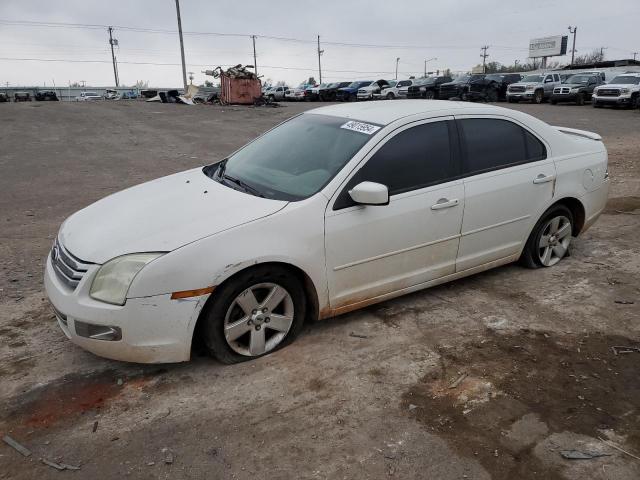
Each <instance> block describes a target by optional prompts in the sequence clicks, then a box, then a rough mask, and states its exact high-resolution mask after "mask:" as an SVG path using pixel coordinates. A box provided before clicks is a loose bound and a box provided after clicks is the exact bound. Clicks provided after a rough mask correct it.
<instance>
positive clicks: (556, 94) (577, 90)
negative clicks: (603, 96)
mask: <svg viewBox="0 0 640 480" xmlns="http://www.w3.org/2000/svg"><path fill="white" fill-rule="evenodd" d="M603 83H604V81H603V80H602V77H601V76H600V75H594V74H586V73H576V74H575V75H571V76H570V77H568V78H566V79H565V80H564V81H563V82H562V83H561V84H560V85H558V86H557V87H555V88H554V89H553V94H551V104H552V105H555V104H557V103H561V102H574V103H575V104H576V105H584V102H585V101H586V100H591V96H592V95H593V90H594V89H595V88H596V87H597V86H598V85H602V84H603Z"/></svg>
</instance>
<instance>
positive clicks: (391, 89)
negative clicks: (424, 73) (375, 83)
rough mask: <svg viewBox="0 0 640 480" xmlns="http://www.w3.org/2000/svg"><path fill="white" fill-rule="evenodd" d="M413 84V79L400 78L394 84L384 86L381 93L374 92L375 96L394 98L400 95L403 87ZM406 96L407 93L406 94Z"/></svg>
mask: <svg viewBox="0 0 640 480" xmlns="http://www.w3.org/2000/svg"><path fill="white" fill-rule="evenodd" d="M411 85H413V80H400V81H399V82H397V83H396V84H395V85H393V86H388V87H386V88H383V89H382V90H381V91H380V93H374V94H373V98H376V99H386V100H394V99H396V98H398V97H399V96H400V93H399V90H400V89H401V88H403V87H407V88H408V87H410V86H411ZM405 96H406V95H405Z"/></svg>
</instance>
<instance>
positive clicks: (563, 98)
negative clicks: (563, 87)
mask: <svg viewBox="0 0 640 480" xmlns="http://www.w3.org/2000/svg"><path fill="white" fill-rule="evenodd" d="M578 95H579V94H578V93H553V94H551V101H554V102H558V103H561V102H575V101H576V100H577V99H578Z"/></svg>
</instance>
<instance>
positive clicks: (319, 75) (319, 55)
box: [318, 35, 324, 83]
mask: <svg viewBox="0 0 640 480" xmlns="http://www.w3.org/2000/svg"><path fill="white" fill-rule="evenodd" d="M323 53H324V50H320V35H318V77H320V83H322V64H321V63H320V57H321V56H322V54H323Z"/></svg>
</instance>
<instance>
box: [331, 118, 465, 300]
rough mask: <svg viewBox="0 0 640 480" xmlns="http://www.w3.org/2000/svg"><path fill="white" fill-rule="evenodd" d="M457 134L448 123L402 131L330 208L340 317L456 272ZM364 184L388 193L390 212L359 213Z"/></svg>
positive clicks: (334, 294) (460, 199)
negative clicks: (354, 193) (356, 192)
mask: <svg viewBox="0 0 640 480" xmlns="http://www.w3.org/2000/svg"><path fill="white" fill-rule="evenodd" d="M452 128H455V125H454V124H453V119H452V118H448V120H447V117H444V118H441V119H439V120H435V121H433V120H432V121H427V122H421V123H419V124H416V123H414V124H411V125H410V126H405V127H402V128H400V129H399V130H398V131H396V132H394V134H392V136H391V138H389V139H387V140H386V141H385V143H384V144H383V145H381V146H380V147H378V148H377V149H375V150H374V151H372V153H371V154H370V155H369V157H368V158H367V159H365V160H364V161H363V163H362V164H361V165H360V166H358V168H357V169H356V170H355V171H354V172H353V173H352V175H351V177H350V178H349V179H348V180H347V181H346V183H345V184H343V186H342V187H341V188H340V189H339V190H338V192H337V193H336V195H335V196H334V198H333V199H332V201H331V202H329V206H328V210H327V213H326V218H325V248H326V259H327V277H328V283H329V295H330V303H331V308H332V309H334V311H338V312H339V311H340V309H345V308H347V309H348V307H349V306H353V305H358V304H362V303H366V302H367V301H368V300H369V299H371V298H374V297H378V296H381V295H384V294H387V293H391V292H397V291H401V290H403V289H406V288H410V287H412V286H414V285H418V284H420V283H424V282H427V281H429V280H433V279H436V278H439V277H442V276H445V275H448V274H452V273H454V272H455V259H456V253H457V251H458V242H459V236H460V226H461V223H462V211H463V208H464V188H463V185H462V180H461V179H460V178H459V170H458V166H457V163H456V159H457V154H456V153H455V152H457V137H456V136H455V135H450V133H449V132H450V131H451V130H452ZM454 149H455V151H454ZM363 181H371V182H377V183H382V184H384V185H387V187H388V188H389V193H390V197H389V204H388V205H384V206H380V205H378V206H362V205H355V204H354V202H353V201H352V200H351V198H350V197H349V193H348V192H349V190H351V189H352V188H353V187H354V186H355V185H357V184H359V183H360V182H363Z"/></svg>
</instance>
